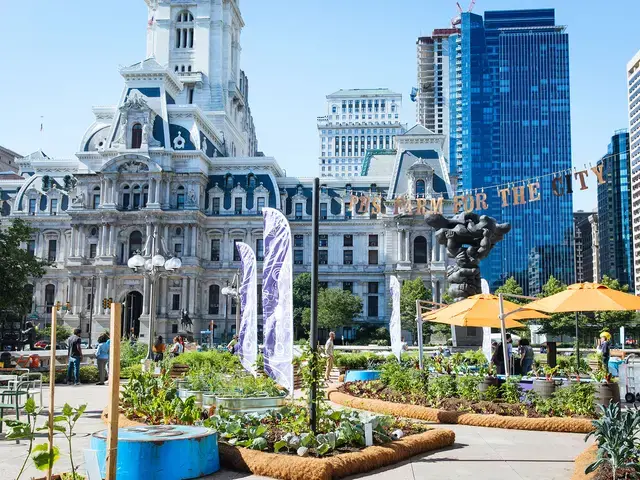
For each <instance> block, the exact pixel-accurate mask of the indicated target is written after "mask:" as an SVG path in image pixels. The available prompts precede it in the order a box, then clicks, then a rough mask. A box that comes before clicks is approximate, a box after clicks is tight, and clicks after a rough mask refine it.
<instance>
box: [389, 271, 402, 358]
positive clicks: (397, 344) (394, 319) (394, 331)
mask: <svg viewBox="0 0 640 480" xmlns="http://www.w3.org/2000/svg"><path fill="white" fill-rule="evenodd" d="M390 280H391V284H390V286H389V290H390V292H391V302H392V310H391V319H390V320H389V335H390V336H391V351H392V352H393V354H394V355H395V356H396V357H398V361H400V357H401V356H402V322H401V320H400V282H399V281H398V278H397V277H396V276H395V275H392V276H391V279H390Z"/></svg>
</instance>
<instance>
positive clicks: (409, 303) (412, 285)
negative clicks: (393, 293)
mask: <svg viewBox="0 0 640 480" xmlns="http://www.w3.org/2000/svg"><path fill="white" fill-rule="evenodd" d="M418 300H431V291H429V290H427V287H425V286H424V281H423V280H422V278H416V279H414V280H405V281H404V282H402V287H401V289H400V319H401V321H402V329H403V330H408V331H410V332H412V333H413V336H414V338H417V334H418V325H417V323H416V314H417V312H416V301H418Z"/></svg>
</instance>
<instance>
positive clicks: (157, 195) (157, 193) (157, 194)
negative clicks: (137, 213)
mask: <svg viewBox="0 0 640 480" xmlns="http://www.w3.org/2000/svg"><path fill="white" fill-rule="evenodd" d="M161 184H162V179H161V178H158V179H156V191H155V194H154V197H153V200H154V203H157V204H160V203H161V198H160V195H161V190H160V186H161Z"/></svg>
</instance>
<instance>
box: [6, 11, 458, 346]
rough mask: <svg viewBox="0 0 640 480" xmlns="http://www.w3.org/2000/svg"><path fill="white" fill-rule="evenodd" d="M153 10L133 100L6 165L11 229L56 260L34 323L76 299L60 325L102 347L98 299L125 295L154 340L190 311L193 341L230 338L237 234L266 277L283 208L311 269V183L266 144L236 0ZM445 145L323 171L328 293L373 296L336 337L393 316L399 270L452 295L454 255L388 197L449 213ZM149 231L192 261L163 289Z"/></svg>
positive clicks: (161, 247)
mask: <svg viewBox="0 0 640 480" xmlns="http://www.w3.org/2000/svg"><path fill="white" fill-rule="evenodd" d="M147 3H148V4H149V29H148V38H147V59H146V60H145V61H143V62H141V63H138V64H135V65H131V66H129V67H126V68H122V69H121V70H120V73H121V75H122V79H123V84H124V85H123V89H122V95H121V97H120V98H119V99H118V100H117V103H116V105H114V106H111V107H95V108H94V109H93V112H94V115H95V121H94V123H93V124H92V125H90V126H89V128H88V129H87V131H86V133H85V135H84V137H83V138H82V139H81V141H80V144H79V149H78V152H77V154H76V158H74V159H57V158H51V157H49V156H47V155H46V154H45V153H44V152H42V151H37V152H35V153H33V154H31V155H28V156H26V157H23V158H18V159H16V166H17V168H18V172H17V173H13V172H11V173H9V172H7V173H3V174H0V189H1V195H2V200H3V210H2V212H3V222H4V223H5V224H6V223H7V222H8V221H10V220H11V219H14V218H22V219H25V220H26V221H28V222H29V223H30V224H31V225H32V226H33V227H34V229H35V231H36V233H35V234H34V236H33V238H32V240H31V241H30V242H29V243H28V244H27V245H25V248H27V249H29V250H30V251H31V252H33V254H34V255H36V256H38V257H42V258H45V259H48V260H49V261H50V262H51V264H50V266H49V267H48V268H47V271H46V274H45V275H44V276H43V277H42V278H40V279H38V280H37V281H35V282H34V285H33V305H32V312H31V314H32V315H31V318H34V319H35V318H37V319H39V322H40V323H41V324H42V323H44V321H45V319H46V320H47V321H48V318H49V315H50V313H49V312H50V311H51V309H52V308H53V306H54V305H55V304H56V302H61V303H63V304H64V303H65V302H69V304H70V306H71V311H70V312H69V313H67V315H65V317H64V319H63V321H64V323H65V324H67V325H69V326H70V327H72V328H73V327H80V328H81V329H82V332H83V336H87V334H88V332H89V329H90V325H89V323H90V319H91V322H92V325H91V332H92V341H95V339H96V338H97V336H98V334H99V333H100V332H101V331H103V330H105V329H107V328H108V326H109V312H108V311H107V310H105V309H104V308H103V302H102V300H103V299H104V298H112V299H113V300H114V301H116V302H124V301H125V300H126V305H127V306H126V309H125V312H124V315H125V316H126V324H125V325H124V327H125V329H126V330H128V329H129V328H131V329H133V331H134V333H135V334H136V335H138V336H139V337H140V339H141V340H143V341H148V338H149V318H150V313H151V312H152V311H153V310H154V309H155V315H156V317H155V318H156V320H157V322H156V329H155V330H156V333H157V334H160V335H163V336H164V337H165V339H166V338H168V337H171V335H172V334H174V333H176V332H178V331H182V327H181V326H180V318H181V315H182V314H183V312H184V311H186V312H188V315H189V317H190V318H191V321H192V322H193V326H192V331H193V332H194V334H195V336H196V338H198V337H199V334H200V332H201V331H202V330H207V329H208V328H209V326H210V325H211V322H213V323H214V324H215V327H216V328H215V330H214V338H215V339H216V340H218V341H224V340H225V339H228V338H229V337H230V335H232V334H233V333H234V332H235V313H236V312H235V309H236V306H235V301H234V299H233V298H232V297H227V296H224V295H223V294H222V290H223V288H224V287H225V286H228V285H231V284H232V282H233V279H234V276H235V275H237V274H238V272H239V267H240V262H239V256H238V253H237V251H236V250H235V248H234V245H235V243H236V242H238V241H242V242H245V243H248V244H249V245H251V246H252V247H253V248H254V251H255V253H256V257H257V261H258V269H259V272H258V283H259V284H260V283H261V280H260V279H261V272H260V269H261V266H262V259H263V254H264V245H263V240H262V235H263V222H262V215H261V210H262V208H264V207H272V208H276V209H279V210H281V211H282V212H283V213H284V214H285V215H286V216H287V218H288V219H289V222H290V225H291V230H292V236H293V238H292V248H293V262H294V272H295V274H299V273H302V272H308V271H310V269H311V258H312V254H311V245H312V239H311V185H312V178H294V177H288V176H287V175H286V174H285V172H284V170H283V169H282V168H281V167H280V166H279V165H278V162H277V161H276V160H275V159H274V158H271V157H268V156H264V155H262V154H261V153H260V152H258V151H257V141H256V134H255V130H254V125H253V120H252V116H251V110H250V108H249V87H248V86H249V83H248V80H247V77H246V76H245V74H244V73H243V71H242V70H241V69H240V51H241V49H240V33H241V31H242V28H243V26H244V23H243V20H242V16H241V14H240V10H239V5H238V2H236V1H235V0H224V1H213V0H197V1H196V0H194V1H192V2H190V3H189V4H188V5H187V4H185V3H184V2H181V1H175V0H160V1H159V2H157V4H156V3H155V2H152V1H151V0H147ZM313 118H314V117H313V116H311V114H310V118H309V121H310V122H311V121H313ZM444 144H445V136H444V135H442V134H435V133H433V132H432V131H430V130H427V129H426V128H424V127H422V126H420V125H417V126H415V127H413V128H411V129H409V130H408V131H406V132H404V133H402V134H399V135H397V136H396V138H395V142H394V144H393V146H391V145H389V147H390V148H386V147H387V146H386V145H385V149H384V150H369V151H367V152H366V154H365V158H364V160H363V162H362V165H361V169H360V172H359V173H360V175H359V176H357V177H352V178H343V177H340V178H338V177H325V178H322V179H321V193H320V216H321V219H320V238H319V246H320V253H319V259H320V267H319V268H320V281H321V286H323V287H328V288H343V289H348V290H350V291H352V292H353V293H354V294H356V295H358V296H360V297H361V298H362V299H363V311H362V313H361V315H360V316H359V317H358V318H357V319H356V320H355V322H354V325H345V327H344V328H343V329H342V330H340V331H339V332H338V336H341V335H344V337H345V339H347V340H349V339H351V338H353V336H354V334H355V328H357V325H358V324H362V323H372V324H380V325H382V324H386V323H387V322H388V320H389V315H390V309H391V307H390V295H389V293H388V292H389V284H390V276H391V275H397V276H398V278H399V279H400V280H401V281H402V280H405V279H413V278H416V277H419V278H422V279H423V281H424V282H425V285H426V286H427V288H429V289H431V290H432V291H433V292H434V299H435V300H438V299H440V298H441V296H442V293H443V291H444V289H445V277H446V268H447V259H446V254H445V252H444V248H443V247H441V246H439V245H437V244H436V243H435V241H434V231H433V230H432V229H431V228H430V227H428V226H427V225H426V224H425V222H424V218H423V217H422V216H420V215H413V214H410V213H409V214H407V213H405V214H396V213H394V206H393V205H394V202H393V199H395V198H397V197H399V196H403V195H408V196H409V197H412V198H415V197H418V198H419V197H423V198H427V199H429V198H442V199H443V205H444V213H445V214H451V213H452V208H453V207H452V204H451V200H450V199H451V198H452V195H453V192H452V189H451V182H450V179H449V174H448V159H447V158H445V155H444V153H443V152H444V151H445V149H444ZM306 163H308V164H309V165H312V163H309V162H306ZM314 170H315V168H314ZM310 173H311V172H310ZM354 195H356V196H359V195H369V196H371V197H375V196H378V195H381V196H382V197H384V198H385V199H386V200H385V202H384V205H383V207H382V210H381V211H380V212H379V213H376V212H375V210H372V209H371V208H369V209H365V211H363V212H362V213H360V209H358V210H356V211H354V209H353V205H352V204H351V202H352V201H353V200H352V199H353V198H354V197H353V196H354ZM151 238H155V239H156V241H155V245H156V250H157V251H159V252H160V253H162V254H163V255H164V256H165V257H166V258H170V257H172V256H175V257H179V258H180V260H181V262H182V266H181V267H180V268H179V269H176V270H174V271H171V272H167V274H166V275H164V276H161V277H160V278H159V279H157V281H156V282H154V285H155V287H154V288H153V293H152V292H151V290H152V288H151V287H152V281H151V280H150V278H149V277H148V276H145V275H143V274H142V272H140V271H134V270H132V269H131V268H129V267H128V265H127V262H128V260H129V259H130V258H131V257H132V256H133V255H134V254H135V253H138V252H140V251H144V250H145V247H148V243H149V239H151ZM147 251H148V250H147ZM153 253H156V252H155V251H154V252H153ZM258 288H259V289H260V286H259V287H258ZM258 298H260V292H258ZM258 308H259V310H258V312H259V313H261V309H260V306H259V307H258ZM259 324H261V319H259Z"/></svg>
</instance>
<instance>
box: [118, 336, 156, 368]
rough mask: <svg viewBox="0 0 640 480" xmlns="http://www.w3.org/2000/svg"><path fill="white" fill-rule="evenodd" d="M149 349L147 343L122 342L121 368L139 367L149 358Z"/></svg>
mask: <svg viewBox="0 0 640 480" xmlns="http://www.w3.org/2000/svg"><path fill="white" fill-rule="evenodd" d="M148 349H149V347H148V346H147V345H146V344H145V343H141V342H133V343H131V342H130V341H129V340H122V342H120V368H121V369H124V368H126V367H130V366H132V365H139V364H140V361H141V360H142V359H144V358H145V357H146V356H147V351H148Z"/></svg>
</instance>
